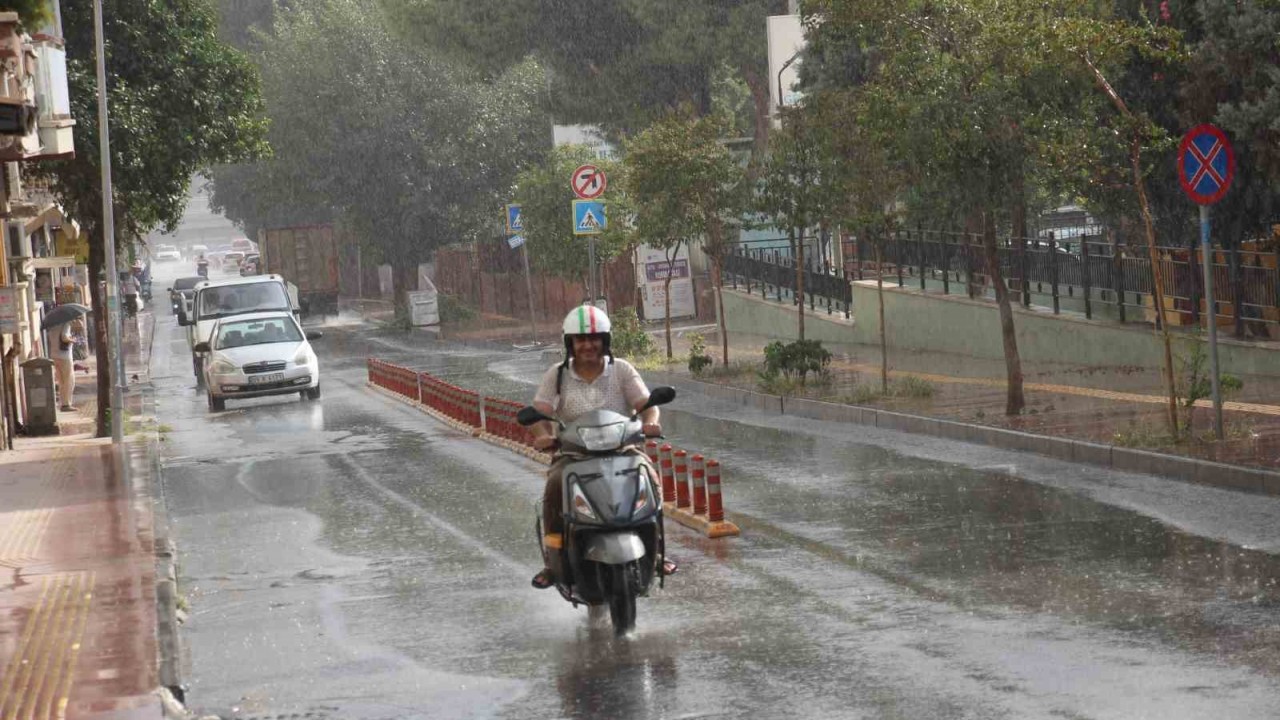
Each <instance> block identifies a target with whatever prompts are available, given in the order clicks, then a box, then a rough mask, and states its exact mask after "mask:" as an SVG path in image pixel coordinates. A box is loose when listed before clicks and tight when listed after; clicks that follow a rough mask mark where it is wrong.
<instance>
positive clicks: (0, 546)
mask: <svg viewBox="0 0 1280 720" xmlns="http://www.w3.org/2000/svg"><path fill="white" fill-rule="evenodd" d="M45 467H46V471H45V476H44V477H43V478H42V479H41V481H40V484H41V486H42V487H43V488H44V492H43V493H41V494H40V496H39V499H38V501H37V502H36V503H35V508H34V509H31V510H20V511H17V512H14V513H0V524H3V529H0V566H4V567H10V568H22V567H26V566H28V565H31V564H32V562H33V561H36V560H38V559H39V556H40V543H41V542H42V541H43V539H44V534H45V532H46V531H47V530H48V529H49V523H50V522H51V521H52V520H53V511H54V506H55V504H56V503H57V502H59V499H60V498H64V497H65V496H64V493H65V491H66V490H67V489H68V488H69V487H70V486H71V482H72V479H73V475H74V464H73V463H72V462H71V461H69V460H65V459H55V460H54V461H53V462H50V463H48V464H47V465H46V466H45ZM7 516H12V517H7Z"/></svg>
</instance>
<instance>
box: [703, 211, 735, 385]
mask: <svg viewBox="0 0 1280 720" xmlns="http://www.w3.org/2000/svg"><path fill="white" fill-rule="evenodd" d="M707 233H708V234H709V235H710V236H711V243H710V248H709V249H710V252H708V253H707V254H708V255H709V256H710V257H711V282H712V284H713V285H714V287H715V293H716V324H717V325H718V326H719V329H720V357H721V360H722V361H723V362H724V366H725V367H729V324H728V322H727V321H726V320H725V317H724V268H723V266H722V263H723V259H724V251H725V248H724V226H723V225H721V224H720V218H719V217H718V216H716V215H714V214H713V215H712V216H711V221H710V222H709V223H707ZM703 250H704V251H706V250H708V248H703Z"/></svg>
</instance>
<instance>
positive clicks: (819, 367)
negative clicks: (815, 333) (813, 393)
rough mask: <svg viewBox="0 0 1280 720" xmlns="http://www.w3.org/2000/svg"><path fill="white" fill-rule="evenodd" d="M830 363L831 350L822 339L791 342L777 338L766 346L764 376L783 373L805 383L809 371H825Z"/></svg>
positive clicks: (818, 372) (770, 376) (815, 372)
mask: <svg viewBox="0 0 1280 720" xmlns="http://www.w3.org/2000/svg"><path fill="white" fill-rule="evenodd" d="M830 363H831V351H830V350H827V349H826V348H824V347H822V341H821V340H796V341H794V342H789V343H784V342H782V341H781V340H775V341H773V342H771V343H769V344H768V345H766V346H765V348H764V371H763V373H762V376H763V377H765V378H776V377H777V376H778V375H779V374H781V375H782V376H783V377H785V378H788V379H791V378H793V377H794V378H796V379H797V380H798V381H799V383H800V384H801V385H804V383H805V381H806V380H807V378H808V376H809V373H814V374H820V373H823V372H825V371H826V369H827V365H829V364H830Z"/></svg>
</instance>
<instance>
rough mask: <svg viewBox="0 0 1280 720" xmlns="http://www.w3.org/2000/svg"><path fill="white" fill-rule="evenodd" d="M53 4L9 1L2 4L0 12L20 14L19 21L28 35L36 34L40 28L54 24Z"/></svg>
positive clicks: (25, 0) (26, 0) (44, 1)
mask: <svg viewBox="0 0 1280 720" xmlns="http://www.w3.org/2000/svg"><path fill="white" fill-rule="evenodd" d="M52 8H53V4H52V3H49V2H47V1H46V0H8V1H7V2H5V3H0V12H3V11H10V12H16V13H18V20H19V21H21V22H22V27H23V29H24V30H26V31H27V32H28V33H32V34H34V33H35V31H37V30H39V29H40V28H42V27H44V26H46V25H50V24H52V23H53V13H52V12H51V10H52Z"/></svg>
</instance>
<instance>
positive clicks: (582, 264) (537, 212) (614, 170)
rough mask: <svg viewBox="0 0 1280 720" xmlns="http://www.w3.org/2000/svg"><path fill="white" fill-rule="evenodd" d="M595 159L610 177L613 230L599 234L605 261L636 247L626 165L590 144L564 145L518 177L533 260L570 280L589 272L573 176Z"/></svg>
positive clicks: (607, 197) (535, 264) (517, 196)
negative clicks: (576, 224) (577, 226)
mask: <svg viewBox="0 0 1280 720" xmlns="http://www.w3.org/2000/svg"><path fill="white" fill-rule="evenodd" d="M588 163H589V164H593V165H595V166H597V167H599V168H600V169H601V170H603V171H604V173H605V175H606V176H607V177H608V178H609V190H608V191H607V192H606V194H605V200H606V202H607V206H606V211H607V212H608V218H609V223H608V230H607V231H606V232H605V233H604V234H602V235H598V236H596V259H597V261H599V262H603V261H605V260H607V259H609V258H612V257H615V256H617V255H618V254H619V253H621V252H623V251H625V250H626V249H627V248H628V247H630V242H631V241H630V231H629V230H628V229H627V227H626V223H625V222H624V219H625V218H626V217H627V216H628V215H629V209H628V208H629V205H628V201H627V197H626V194H625V192H624V188H625V185H626V179H625V177H623V175H624V168H623V167H622V166H621V165H620V164H619V163H615V162H613V161H610V160H606V159H601V158H598V157H596V155H595V153H594V152H593V151H592V150H590V149H589V148H586V147H580V146H572V145H570V146H561V147H557V148H555V149H554V150H552V151H551V152H550V153H549V154H548V155H547V156H546V157H545V158H544V159H543V160H542V161H541V162H539V163H537V164H535V165H533V166H531V167H529V168H528V169H526V170H524V171H523V172H521V173H520V175H519V177H517V178H516V181H515V185H516V190H515V202H517V203H519V204H520V208H521V210H520V212H521V214H522V215H523V216H524V226H525V231H524V236H525V239H526V240H527V241H528V243H529V261H530V263H531V264H532V266H533V267H534V268H535V269H536V270H537V271H538V272H541V273H546V274H550V275H555V276H558V277H562V278H566V279H569V280H582V279H584V278H586V276H587V269H588V257H587V238H586V237H583V236H578V235H574V234H573V201H574V198H575V197H576V196H575V195H574V194H573V188H571V187H570V186H569V177H570V176H571V175H572V174H573V171H574V170H575V169H576V168H578V167H579V166H581V165H584V164H588Z"/></svg>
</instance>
